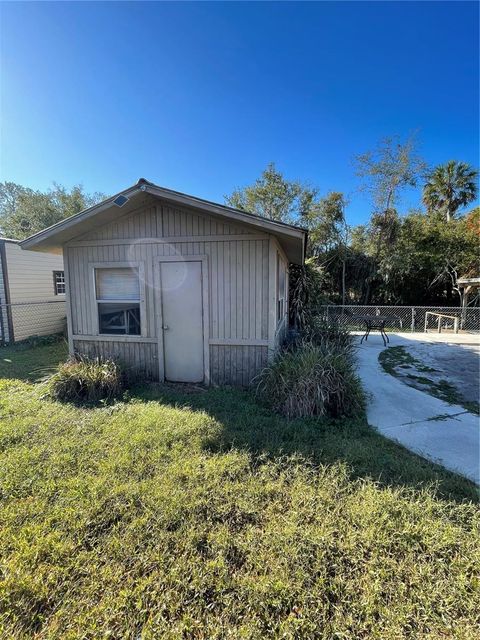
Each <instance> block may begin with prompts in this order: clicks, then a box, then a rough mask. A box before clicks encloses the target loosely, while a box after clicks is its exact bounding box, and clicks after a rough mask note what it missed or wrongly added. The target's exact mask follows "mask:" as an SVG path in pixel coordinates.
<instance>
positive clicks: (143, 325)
mask: <svg viewBox="0 0 480 640" xmlns="http://www.w3.org/2000/svg"><path fill="white" fill-rule="evenodd" d="M88 267H89V271H90V283H91V299H92V309H93V318H92V321H93V330H94V335H96V336H99V337H102V338H108V339H112V338H115V337H117V338H118V339H119V340H121V341H122V342H125V341H128V340H131V341H132V342H135V341H138V339H139V338H146V337H147V336H148V333H147V313H146V311H147V310H146V304H145V277H144V274H145V268H144V263H143V262H91V263H89V265H88ZM96 269H135V270H136V271H137V273H138V284H139V293H140V299H139V300H138V301H137V300H131V299H130V300H103V299H100V298H97V281H96V277H95V271H96ZM131 302H138V304H139V305H140V334H128V333H121V334H118V336H117V335H116V334H112V333H100V326H99V319H98V305H99V304H112V303H113V304H115V303H120V304H121V303H125V304H129V303H131Z"/></svg>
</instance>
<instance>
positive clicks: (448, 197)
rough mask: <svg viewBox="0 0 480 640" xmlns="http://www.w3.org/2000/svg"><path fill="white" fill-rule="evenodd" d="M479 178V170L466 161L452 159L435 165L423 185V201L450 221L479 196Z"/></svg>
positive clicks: (432, 210)
mask: <svg viewBox="0 0 480 640" xmlns="http://www.w3.org/2000/svg"><path fill="white" fill-rule="evenodd" d="M477 179H478V171H477V170H476V169H474V168H473V167H471V166H470V165H468V164H467V163H466V162H456V161H455V160H450V161H449V162H447V163H446V164H441V165H439V166H438V167H435V169H433V171H431V172H430V173H429V174H428V176H427V182H426V184H425V186H424V187H423V202H424V204H425V206H426V207H427V210H428V211H429V212H430V213H435V212H438V213H440V214H441V215H442V216H444V217H445V219H446V221H447V222H450V220H451V219H452V218H454V217H455V215H456V214H457V212H458V210H459V209H461V208H463V207H466V206H467V205H468V204H470V203H471V202H473V201H474V200H475V198H476V197H477V193H478V185H477Z"/></svg>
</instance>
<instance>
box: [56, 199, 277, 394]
mask: <svg viewBox="0 0 480 640" xmlns="http://www.w3.org/2000/svg"><path fill="white" fill-rule="evenodd" d="M229 235H231V236H235V238H234V239H233V238H232V240H228V239H226V238H225V236H229ZM240 235H241V236H244V238H245V239H243V238H242V239H238V236H240ZM250 235H252V239H250V238H249V236H250ZM195 236H198V237H199V240H198V241H195V240H194V239H190V238H194V237H195ZM206 236H222V237H221V238H219V240H218V241H217V240H215V238H211V237H210V238H209V239H208V240H205V237H206ZM175 237H179V238H182V239H183V238H186V237H188V241H178V242H177V241H175ZM257 237H258V236H254V235H253V234H251V233H249V230H248V229H246V228H245V227H241V226H240V225H232V224H227V223H223V222H222V223H221V222H219V221H218V220H215V219H214V218H213V217H211V216H207V215H205V214H203V213H201V214H200V213H199V214H198V215H197V214H196V213H195V212H192V211H189V210H188V211H187V210H185V211H184V210H181V209H178V208H173V207H171V206H169V205H168V206H167V205H162V204H161V203H157V204H155V205H149V206H147V207H145V208H144V209H142V210H139V211H137V212H136V213H135V214H133V215H131V214H130V215H128V216H125V217H124V219H119V220H118V221H117V222H115V223H110V224H108V225H105V226H104V227H101V228H99V229H95V230H93V231H91V232H89V233H88V234H85V235H84V236H82V237H81V238H77V239H76V242H75V243H73V244H72V245H71V246H67V247H66V248H65V255H66V259H67V260H68V267H69V268H68V272H69V279H70V291H71V310H72V325H73V334H74V336H75V335H77V336H88V337H90V336H93V332H94V322H93V318H94V314H95V313H96V308H95V299H94V291H93V281H91V274H90V272H89V263H99V262H129V261H131V262H142V263H143V265H144V277H145V309H146V313H145V317H142V323H144V326H145V328H146V332H145V337H147V338H158V335H157V332H158V328H157V322H156V314H157V313H158V305H159V304H160V296H159V293H158V291H157V290H156V287H155V283H156V276H155V269H156V268H157V265H158V258H159V257H161V256H175V255H179V256H192V255H205V256H207V260H208V276H209V297H210V299H209V305H208V306H209V317H208V318H207V319H206V320H207V322H208V333H209V339H210V343H211V344H210V358H211V362H210V370H211V381H212V382H213V383H215V384H241V385H245V384H248V383H249V382H250V380H251V378H252V377H253V376H254V375H256V373H258V371H259V370H260V369H261V368H262V367H263V366H264V363H265V360H266V356H267V351H268V349H267V341H268V337H269V336H268V304H269V298H268V286H269V277H268V270H269V250H270V249H269V247H270V244H269V239H268V237H266V238H265V239H257ZM155 238H158V239H159V242H155ZM163 238H168V241H161V240H162V239H163ZM115 240H119V243H118V244H117V243H115V242H114V241H115ZM139 240H141V242H138V241H139ZM82 242H85V243H86V244H83V245H82ZM222 341H223V342H225V341H228V344H222ZM235 341H238V343H239V344H235ZM262 341H263V343H264V344H262ZM249 342H253V343H254V344H249ZM259 342H260V344H259ZM100 343H102V344H105V345H111V344H112V342H106V341H102V338H101V336H98V337H97V338H96V339H95V340H92V343H91V344H100ZM122 344H125V343H123V342H122ZM132 344H133V343H132ZM136 344H138V342H137V343H136ZM86 345H90V342H86V341H84V340H77V341H76V343H75V348H76V349H78V350H80V351H82V352H83V353H86V349H87V348H89V349H90V348H91V346H88V347H87V346H86ZM155 346H156V345H155ZM105 348H107V349H111V348H112V347H111V346H106V347H105ZM130 355H131V354H130V352H126V356H125V357H130ZM132 357H133V356H132ZM155 366H157V367H158V364H156V365H155Z"/></svg>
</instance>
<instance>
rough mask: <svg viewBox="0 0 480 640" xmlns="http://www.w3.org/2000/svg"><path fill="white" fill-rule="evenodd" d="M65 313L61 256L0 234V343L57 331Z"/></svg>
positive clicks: (63, 320)
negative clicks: (31, 248) (25, 247)
mask: <svg viewBox="0 0 480 640" xmlns="http://www.w3.org/2000/svg"><path fill="white" fill-rule="evenodd" d="M65 316H66V310H65V278H64V273H63V258H62V256H61V255H54V254H52V253H44V254H39V253H37V252H34V251H22V249H21V248H20V246H19V241H18V240H11V239H9V238H0V344H8V343H10V342H18V341H19V340H24V339H25V338H28V337H30V336H33V335H48V334H52V333H57V332H60V331H62V330H63V329H64V325H65Z"/></svg>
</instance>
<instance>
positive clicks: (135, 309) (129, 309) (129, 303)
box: [95, 267, 141, 336]
mask: <svg viewBox="0 0 480 640" xmlns="http://www.w3.org/2000/svg"><path fill="white" fill-rule="evenodd" d="M95 288H96V296H97V306H98V329H99V332H100V333H101V334H114V335H135V336H138V335H140V334H141V324H140V282H139V278H138V273H137V271H136V270H135V269H132V268H129V267H119V268H116V267H115V268H105V269H104V268H100V269H95ZM107 301H108V302H107Z"/></svg>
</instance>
